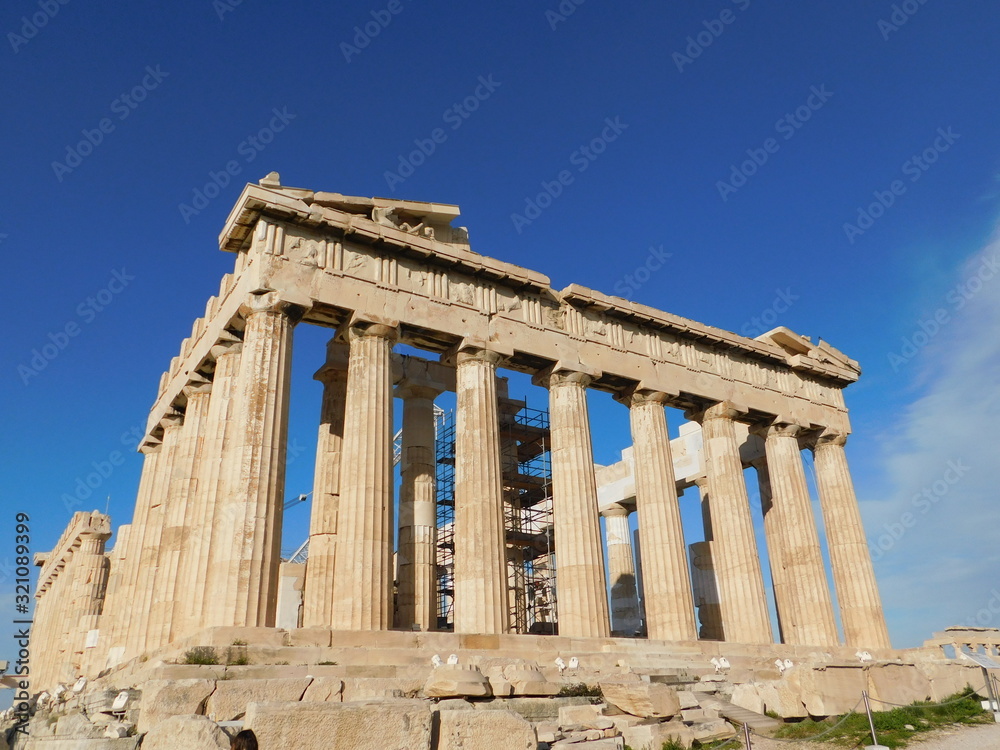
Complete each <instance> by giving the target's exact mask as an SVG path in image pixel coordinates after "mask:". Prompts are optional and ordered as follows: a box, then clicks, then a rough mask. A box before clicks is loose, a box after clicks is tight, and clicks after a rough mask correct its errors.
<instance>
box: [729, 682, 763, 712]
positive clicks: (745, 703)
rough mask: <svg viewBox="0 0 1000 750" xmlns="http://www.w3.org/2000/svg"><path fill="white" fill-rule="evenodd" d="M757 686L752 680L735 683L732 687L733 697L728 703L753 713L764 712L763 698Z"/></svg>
mask: <svg viewBox="0 0 1000 750" xmlns="http://www.w3.org/2000/svg"><path fill="white" fill-rule="evenodd" d="M758 688H759V686H758V685H756V684H755V683H752V682H748V683H746V684H744V685H737V686H736V687H735V688H734V689H733V697H732V698H731V699H730V703H732V704H733V705H734V706H739V707H740V708H745V709H747V710H748V711H753V712H754V713H758V714H762V713H764V710H765V709H764V699H763V698H762V697H761V695H760V690H759V689H758Z"/></svg>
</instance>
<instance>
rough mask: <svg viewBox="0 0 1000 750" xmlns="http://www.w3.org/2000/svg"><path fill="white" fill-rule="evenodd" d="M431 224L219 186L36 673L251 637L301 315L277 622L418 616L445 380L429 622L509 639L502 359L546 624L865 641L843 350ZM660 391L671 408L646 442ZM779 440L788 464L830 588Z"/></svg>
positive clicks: (443, 213) (276, 505) (870, 602)
mask: <svg viewBox="0 0 1000 750" xmlns="http://www.w3.org/2000/svg"><path fill="white" fill-rule="evenodd" d="M458 216H459V210H458V208H457V207H456V206H453V205H444V204H436V203H420V202H411V201H401V200H394V199H393V200H390V199H378V198H374V199H369V198H357V197H349V196H344V195H341V194H338V193H326V192H314V191H312V190H304V189H297V188H290V187H285V186H283V185H281V184H280V179H279V178H278V176H277V175H276V174H274V173H272V174H271V175H269V176H268V177H267V178H265V179H263V180H261V181H260V183H259V184H253V185H248V186H247V187H246V188H245V189H244V191H243V193H242V194H241V196H240V198H239V200H238V202H237V204H236V206H235V207H234V208H233V210H232V212H231V213H230V215H229V218H228V220H227V222H226V224H225V227H224V229H223V231H222V233H221V235H220V236H219V246H220V248H221V249H222V250H223V251H226V252H230V253H233V254H234V255H235V268H234V271H233V273H232V274H228V275H226V276H225V277H224V278H223V280H222V283H221V288H220V290H219V294H218V296H216V297H212V298H211V299H210V300H209V301H208V303H207V305H206V308H205V313H204V316H203V317H200V318H198V319H197V320H196V321H195V322H194V325H193V327H192V330H191V335H190V336H189V337H188V338H186V339H184V341H183V343H182V344H181V347H180V351H179V353H178V355H177V356H176V357H174V358H173V360H172V361H171V362H170V366H169V369H168V370H167V371H166V372H165V373H164V374H163V377H162V378H161V380H160V384H159V390H158V392H157V395H156V399H155V402H154V404H153V407H152V409H151V411H150V415H149V420H148V423H147V427H146V433H145V436H144V438H143V440H142V443H141V446H140V450H141V452H142V454H143V469H142V476H141V481H140V485H139V488H138V493H137V498H136V503H135V512H134V517H133V519H132V522H131V523H130V524H127V525H123V526H121V527H119V529H118V531H117V533H116V540H115V543H114V548H113V550H105V542H106V541H107V540H108V539H109V538H110V536H111V526H110V520H109V519H108V518H107V517H106V516H103V515H102V514H98V513H94V514H86V513H79V514H77V516H76V517H74V519H73V522H72V523H71V525H70V527H69V528H68V529H67V531H66V533H65V534H64V535H63V538H62V539H61V540H60V542H59V544H58V545H57V546H56V548H55V549H53V550H52V552H51V553H48V554H47V555H40V556H38V558H37V560H36V562H37V563H38V564H39V565H40V566H41V568H42V569H41V572H40V586H39V589H38V606H37V614H36V622H37V623H38V625H37V631H36V633H37V635H36V637H37V638H39V639H40V641H41V643H42V646H41V647H40V648H39V649H38V651H37V653H38V654H39V659H40V660H41V661H43V666H42V667H41V671H40V672H39V673H38V680H39V682H38V683H37V686H38V687H39V688H46V689H48V688H51V687H52V686H54V685H55V684H57V683H60V682H64V683H65V682H67V681H72V680H75V679H76V678H78V677H80V676H88V677H96V676H97V675H98V674H101V673H106V672H107V670H112V669H115V668H117V667H119V666H120V665H123V664H125V663H127V662H129V661H130V660H134V659H137V658H138V657H141V656H142V655H143V654H148V653H151V652H154V651H156V650H157V649H161V648H163V647H166V646H168V645H169V644H172V643H178V642H181V641H183V640H184V639H188V638H190V637H191V636H192V635H194V634H196V633H199V632H201V631H204V630H206V629H211V628H274V627H276V624H277V622H278V617H279V615H278V612H279V588H280V585H279V584H280V575H281V573H280V568H281V563H282V560H281V549H280V544H281V536H282V508H283V503H284V497H283V493H284V485H285V461H286V443H287V432H288V409H289V398H290V394H289V390H290V369H291V351H292V346H293V334H294V331H295V329H296V327H297V326H302V325H306V324H308V325H315V326H322V327H325V328H328V329H329V330H330V340H329V344H328V347H327V351H326V353H325V357H324V356H322V355H321V356H319V357H318V363H317V364H318V365H320V366H319V369H318V372H317V373H316V376H315V377H316V379H317V380H319V381H320V382H321V384H322V389H323V398H322V409H321V413H320V414H319V415H318V416H319V419H318V427H319V440H318V446H317V453H316V468H315V480H314V488H313V495H312V510H311V521H310V531H309V550H308V560H307V562H306V567H305V575H304V587H303V592H302V595H301V597H302V608H301V621H300V622H298V623H295V624H296V625H298V626H301V627H302V628H305V629H326V630H329V631H331V632H333V633H334V643H336V639H337V633H341V632H345V631H354V632H356V633H357V632H360V633H365V632H371V633H376V632H379V631H388V630H393V629H396V630H405V631H420V632H428V631H434V630H436V629H439V628H440V627H441V624H440V622H439V618H438V608H439V603H440V602H439V597H440V592H439V590H438V588H439V587H438V577H439V571H438V569H437V568H438V565H437V559H438V558H437V554H438V534H439V531H440V529H439V524H438V517H437V515H436V507H435V505H436V499H435V399H436V398H437V397H438V396H440V395H441V394H442V393H444V392H446V391H453V392H454V393H455V403H456V408H455V425H454V427H455V447H454V520H453V529H452V531H453V571H452V577H453V590H452V591H451V592H450V594H449V596H450V597H451V598H452V599H453V603H454V612H453V617H452V619H451V621H450V625H449V627H453V628H454V632H455V633H457V634H468V635H486V636H492V635H504V634H509V633H516V632H519V628H518V626H517V625H516V624H515V623H513V622H512V618H511V614H510V613H511V611H512V607H511V601H510V597H512V596H516V595H518V592H517V591H516V589H512V584H511V581H512V580H513V579H512V577H511V573H510V566H511V564H512V563H511V559H512V556H513V555H514V554H515V553H514V550H513V547H512V546H511V544H510V542H509V540H508V537H507V533H506V530H505V498H507V497H508V493H507V489H508V487H507V486H505V478H504V477H505V473H504V471H503V469H502V466H503V460H504V459H503V455H502V454H503V452H504V450H505V448H504V444H503V440H502V439H501V429H500V425H501V422H502V413H503V408H502V404H503V402H504V399H505V398H506V394H505V393H503V389H504V384H503V381H501V380H500V379H499V373H500V371H501V370H502V369H508V370H512V371H516V372H521V373H527V374H529V375H530V376H532V378H533V380H534V382H535V383H536V384H537V385H541V386H544V387H545V388H547V389H548V394H549V402H548V416H549V425H548V428H547V429H548V440H549V441H550V443H549V445H548V446H547V448H548V450H549V451H550V455H551V488H550V489H551V491H550V495H549V496H548V497H547V499H546V500H547V502H548V503H549V507H550V508H551V514H552V521H551V540H552V545H553V548H554V556H555V566H554V567H555V585H556V589H557V593H558V596H557V598H556V602H555V611H554V613H553V619H554V620H555V623H556V627H557V632H558V634H559V636H568V637H572V638H578V639H610V640H609V641H608V642H609V643H614V642H615V641H614V639H612V636H635V635H636V634H639V635H640V637H642V638H646V639H649V640H650V641H657V642H676V643H678V644H682V643H683V644H696V643H697V642H698V641H699V640H701V641H721V642H724V643H732V644H750V645H754V644H757V645H763V644H773V643H775V642H777V643H779V644H786V645H789V646H807V647H817V648H819V649H837V648H840V647H843V648H850V649H851V650H852V651H853V650H854V649H856V648H857V649H868V650H878V649H888V648H890V644H889V637H888V633H887V630H886V625H885V619H884V616H883V613H882V607H881V603H880V598H879V593H878V588H877V585H876V581H875V576H874V571H873V567H872V562H871V558H870V555H869V552H868V547H867V543H866V540H865V533H864V529H863V527H862V523H861V517H860V513H859V510H858V502H857V499H856V497H855V493H854V489H853V485H852V481H851V474H850V470H849V468H848V464H847V459H846V455H845V442H846V441H847V439H848V435H849V433H850V423H849V420H848V413H847V408H846V406H845V401H844V396H843V389H844V388H845V387H847V386H848V385H850V384H851V383H853V382H855V381H856V380H857V378H858V377H859V374H860V368H859V366H858V364H857V363H856V362H854V361H853V360H851V359H850V358H848V357H847V356H845V355H844V354H843V353H841V352H840V351H838V350H837V349H835V348H833V347H831V346H830V345H828V344H826V343H825V342H818V343H814V342H812V341H811V340H809V339H806V338H804V337H802V336H799V335H797V334H795V333H793V332H792V331H790V330H788V329H786V328H778V329H775V330H773V331H771V332H769V333H766V334H764V335H762V336H759V337H758V338H756V339H750V338H746V337H742V336H738V335H736V334H733V333H730V332H727V331H724V330H721V329H718V328H713V327H711V326H708V325H704V324H701V323H697V322H694V321H692V320H687V319H685V318H681V317H679V316H676V315H672V314H669V313H665V312H661V311H659V310H656V309H653V308H651V307H647V306H645V305H642V304H638V303H635V302H630V301H627V300H625V299H622V298H619V297H612V296H608V295H606V294H603V293H601V292H598V291H595V290H591V289H587V288H584V287H581V286H578V285H570V286H568V287H566V288H564V289H561V290H556V289H553V288H552V287H551V285H550V280H549V279H548V278H547V277H546V276H544V275H542V274H541V273H537V272H535V271H531V270H528V269H525V268H521V267H518V266H514V265H511V264H509V263H505V262H503V261H501V260H496V259H494V258H491V257H488V256H486V255H481V254H479V253H478V252H475V251H474V250H472V249H471V246H470V243H469V238H468V234H467V232H466V230H465V229H464V228H461V227H456V226H452V224H453V222H454V220H455V219H457V217H458ZM397 344H406V345H408V346H409V347H413V348H415V349H420V350H423V351H424V352H426V353H427V357H426V358H424V357H418V356H413V355H408V354H407V355H401V354H399V353H397V352H394V347H395V346H396V345H397ZM588 389H597V390H600V391H604V392H608V393H610V394H612V395H613V396H614V398H615V399H617V400H618V401H619V402H620V403H621V404H622V407H621V408H622V415H623V418H626V415H627V419H628V420H629V424H630V428H631V438H632V443H633V444H632V446H631V448H630V449H629V450H628V451H627V452H626V457H625V459H623V462H622V463H621V464H618V465H615V466H609V467H598V466H595V461H594V450H593V445H592V429H593V427H592V425H591V420H590V417H589V415H588V406H587V390H588ZM395 399H399V400H400V401H401V402H402V438H401V455H400V461H401V484H400V487H399V491H398V494H399V498H398V513H397V511H396V506H397V503H396V500H395V497H394V495H395V491H396V490H395V486H394V485H395V481H394V476H393V462H394V452H393V436H394V421H393V408H394V400H395ZM666 407H672V408H674V409H681V410H683V411H684V413H685V416H686V419H687V420H688V421H687V422H685V423H683V424H682V425H681V429H680V436H679V437H677V438H674V439H673V440H671V438H670V432H669V430H668V424H667V411H666ZM803 450H809V451H811V452H812V454H813V456H814V466H815V473H816V486H817V489H818V495H819V503H820V506H821V509H822V516H823V522H824V524H823V525H824V527H825V534H826V548H827V550H828V553H829V560H830V567H831V569H832V579H833V583H834V586H833V590H831V587H830V586H829V584H828V582H827V572H826V569H825V566H824V558H823V551H822V546H821V541H820V535H819V532H818V530H817V524H816V520H815V518H814V513H813V508H812V500H811V498H810V488H809V485H808V483H807V479H806V473H805V469H804V464H803V457H802V451H803ZM750 466H752V467H753V469H754V470H755V471H756V476H757V480H758V482H759V491H760V496H761V502H762V507H763V512H764V513H763V523H764V528H765V532H766V543H767V549H768V556H767V559H768V561H769V563H770V578H771V580H772V582H773V595H774V599H775V602H776V607H777V620H778V625H779V631H780V632H777V633H774V632H772V625H771V617H770V615H769V610H768V598H767V593H766V591H765V585H764V580H765V578H764V574H763V573H764V571H763V570H762V563H761V555H760V554H759V550H758V547H757V542H756V539H755V533H754V518H753V516H752V512H751V506H750V501H749V495H748V488H747V484H746V481H745V479H744V471H745V469H746V467H750ZM685 487H697V489H698V492H699V493H700V502H701V510H702V515H703V519H704V528H705V540H704V541H698V542H696V543H694V544H689V543H688V542H687V541H686V540H685V536H684V530H683V527H682V524H681V514H680V507H679V503H678V492H679V491H683V489H684V488H685ZM631 513H635V514H636V516H637V523H636V524H635V526H636V528H637V537H638V554H636V550H634V549H633V534H632V531H631V526H630V522H629V516H630V514H631ZM602 516H603V517H604V528H605V531H604V532H602V522H601V517H602ZM397 531H398V545H397V544H395V543H394V539H395V537H396V535H397ZM606 563H607V564H606ZM606 571H607V572H606ZM637 578H638V579H640V580H641V596H640V590H639V588H640V587H638V586H637V582H636V581H637ZM834 591H835V595H836V602H837V608H838V609H839V618H838V616H837V615H836V614H835V607H834ZM522 594H523V592H522ZM838 620H839V623H840V625H841V628H842V635H840V634H839V632H838ZM611 648H612V650H613V648H614V647H611Z"/></svg>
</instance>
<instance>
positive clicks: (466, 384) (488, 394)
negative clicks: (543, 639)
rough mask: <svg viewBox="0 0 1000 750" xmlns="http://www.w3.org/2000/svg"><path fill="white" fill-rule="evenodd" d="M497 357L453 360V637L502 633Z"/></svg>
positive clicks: (472, 354)
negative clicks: (454, 415) (454, 384)
mask: <svg viewBox="0 0 1000 750" xmlns="http://www.w3.org/2000/svg"><path fill="white" fill-rule="evenodd" d="M500 361H501V356H500V355H499V354H497V353H495V352H490V351H485V350H470V349H466V350H462V351H459V352H458V354H457V356H456V362H457V366H458V369H457V372H456V400H457V409H456V418H455V433H456V437H455V574H454V580H455V632H456V633H506V632H507V631H508V630H509V628H510V625H509V612H508V609H507V602H508V599H507V553H506V539H505V534H504V514H503V485H502V482H501V475H500V423H499V418H498V415H497V385H496V371H497V365H498V364H499V362H500Z"/></svg>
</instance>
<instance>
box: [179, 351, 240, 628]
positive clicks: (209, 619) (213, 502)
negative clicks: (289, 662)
mask: <svg viewBox="0 0 1000 750" xmlns="http://www.w3.org/2000/svg"><path fill="white" fill-rule="evenodd" d="M242 350H243V345H242V343H241V342H240V341H238V340H237V339H236V338H235V337H234V336H232V335H230V334H228V333H226V334H225V340H223V341H220V342H219V343H218V344H216V345H215V346H214V347H212V356H214V357H215V372H214V373H213V374H212V395H211V397H210V398H209V402H208V417H207V419H206V424H205V430H204V432H205V438H204V441H203V442H202V447H201V457H200V460H199V461H198V467H197V487H196V488H195V497H196V498H197V500H196V512H195V515H194V521H193V529H192V530H191V533H190V545H191V551H190V555H189V558H188V560H189V561H188V563H187V564H186V566H185V568H184V570H183V578H182V579H181V580H182V584H181V585H182V587H183V588H182V590H183V591H188V592H190V593H189V595H188V596H187V597H186V600H187V609H186V611H185V614H184V624H183V632H184V633H185V634H192V633H195V632H197V631H198V630H201V629H202V628H207V627H211V626H213V625H223V624H225V620H224V619H223V610H224V604H225V596H224V592H225V591H226V588H227V583H226V581H225V579H224V576H225V574H226V573H228V571H229V568H228V567H227V566H226V565H224V564H223V563H222V559H223V556H220V553H221V552H223V551H225V555H224V557H225V559H226V560H229V559H231V554H232V545H231V540H232V536H223V533H222V529H221V526H222V521H223V513H224V503H225V502H226V486H227V485H226V483H225V478H226V469H227V467H228V466H230V465H231V464H233V463H235V460H234V458H233V457H232V456H231V452H232V451H231V448H230V446H231V444H232V442H233V434H232V433H233V431H232V429H231V425H232V417H233V414H232V412H233V403H234V399H233V395H234V394H233V390H234V384H235V382H236V379H237V375H238V374H239V369H240V355H241V352H242ZM227 456H229V460H228V461H227ZM229 508H230V509H231V511H233V512H235V511H237V508H235V507H234V506H229ZM228 531H229V533H232V530H231V529H230V530H228Z"/></svg>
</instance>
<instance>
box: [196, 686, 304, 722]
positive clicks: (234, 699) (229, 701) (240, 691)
mask: <svg viewBox="0 0 1000 750" xmlns="http://www.w3.org/2000/svg"><path fill="white" fill-rule="evenodd" d="M311 682H312V680H310V679H308V678H304V677H303V678H294V677H291V678H285V679H276V680H220V681H219V682H218V683H216V686H215V692H214V693H212V695H211V697H209V699H208V702H207V703H206V705H205V713H206V714H207V715H208V716H209V717H210V718H212V719H215V720H216V721H232V720H234V719H239V718H240V717H242V716H243V714H245V713H246V710H247V705H249V704H250V703H274V702H281V701H299V700H302V696H303V695H304V694H305V692H306V689H308V687H309V684H310V683H311Z"/></svg>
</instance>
